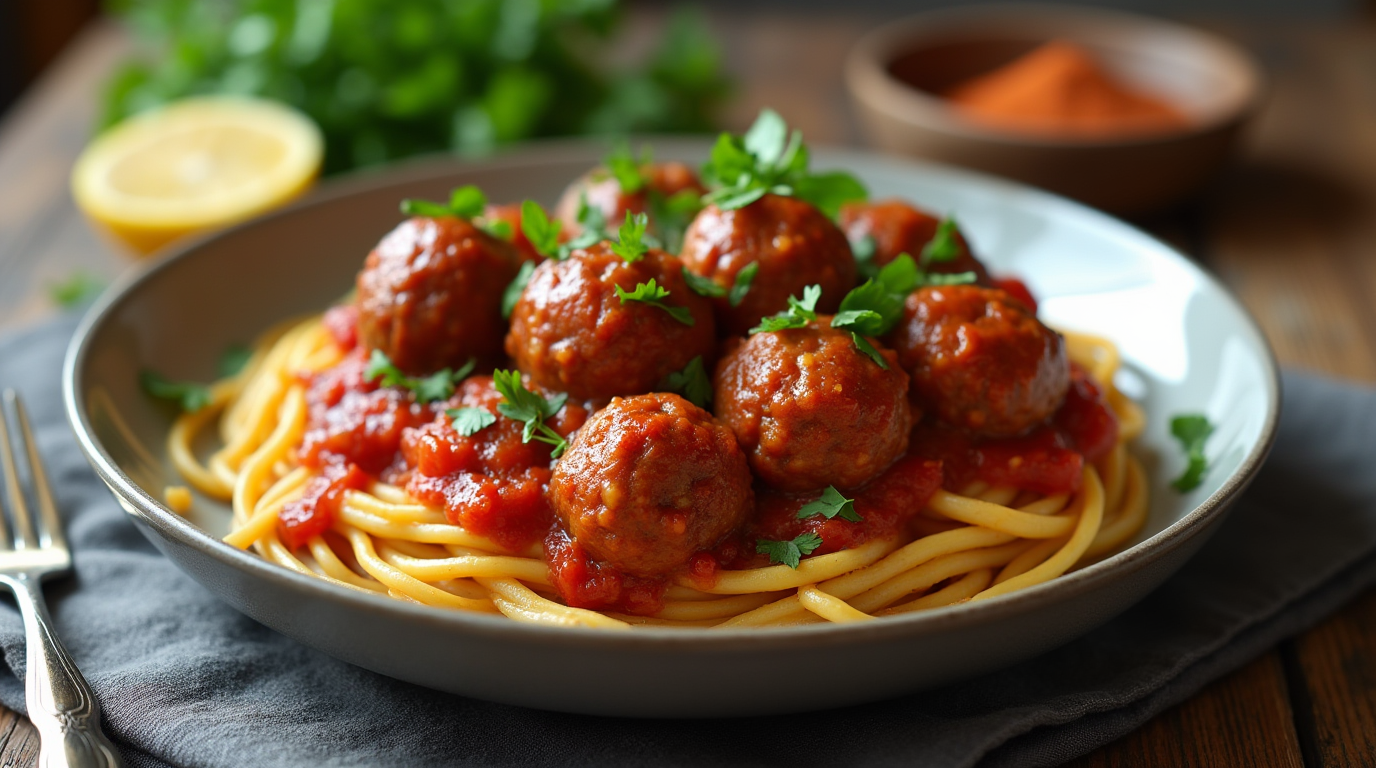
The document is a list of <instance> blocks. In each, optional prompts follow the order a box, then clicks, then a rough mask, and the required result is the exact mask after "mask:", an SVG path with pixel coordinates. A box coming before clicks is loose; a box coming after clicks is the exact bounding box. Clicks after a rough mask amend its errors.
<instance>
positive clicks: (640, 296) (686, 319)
mask: <svg viewBox="0 0 1376 768" xmlns="http://www.w3.org/2000/svg"><path fill="white" fill-rule="evenodd" d="M612 287H613V288H615V289H616V297H617V298H619V299H621V303H622V304H625V303H626V302H628V301H640V302H644V303H646V304H649V305H650V306H653V307H659V308H660V309H662V310H664V311H665V312H668V313H669V314H670V315H672V316H673V318H674V319H675V320H677V321H679V322H680V323H683V324H684V325H689V326H691V325H693V324H694V323H695V322H696V321H695V320H694V319H693V313H692V312H691V311H689V309H688V308H687V307H675V306H672V305H670V304H666V303H664V299H667V298H669V289H668V288H665V287H663V286H661V285H659V284H658V283H656V282H655V279H654V278H653V277H652V278H650V281H649V282H648V283H640V284H638V285H636V287H635V290H634V291H631V292H629V293H627V292H626V291H623V290H621V286H619V285H615V286H612Z"/></svg>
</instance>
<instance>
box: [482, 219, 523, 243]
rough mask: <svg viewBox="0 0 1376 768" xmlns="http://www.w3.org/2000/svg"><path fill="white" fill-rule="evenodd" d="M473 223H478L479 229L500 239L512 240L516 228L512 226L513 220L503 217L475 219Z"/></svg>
mask: <svg viewBox="0 0 1376 768" xmlns="http://www.w3.org/2000/svg"><path fill="white" fill-rule="evenodd" d="M473 223H474V224H476V225H478V229H481V230H482V231H484V232H486V233H487V234H489V235H492V236H493V237H495V238H497V239H498V240H506V241H508V242H510V241H511V238H512V236H513V235H515V234H516V232H515V230H513V229H512V228H511V222H509V221H504V220H502V219H474V220H473Z"/></svg>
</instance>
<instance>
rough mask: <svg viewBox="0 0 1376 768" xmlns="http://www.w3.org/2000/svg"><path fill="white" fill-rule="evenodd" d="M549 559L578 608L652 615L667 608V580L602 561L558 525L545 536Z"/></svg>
mask: <svg viewBox="0 0 1376 768" xmlns="http://www.w3.org/2000/svg"><path fill="white" fill-rule="evenodd" d="M545 561H546V562H548V563H549V572H550V576H551V577H552V578H553V580H554V588H555V589H557V590H559V596H560V597H562V598H564V602H566V603H568V604H569V605H571V606H573V607H575V608H589V609H592V610H614V611H622V612H624V613H629V614H632V615H636V616H648V615H650V614H653V613H658V612H659V611H660V609H662V608H663V607H664V591H665V589H667V588H668V586H669V582H668V580H667V579H646V578H640V577H638V576H630V575H628V574H625V573H622V572H621V571H619V570H617V569H616V568H613V567H612V566H610V565H608V564H606V563H601V562H598V561H596V560H594V559H592V558H591V557H590V556H588V553H587V552H585V551H584V550H583V548H582V547H581V546H579V544H578V542H576V541H574V540H573V539H571V538H569V535H568V534H567V533H565V532H564V529H563V528H561V527H559V526H557V525H556V526H554V528H552V529H551V530H550V532H549V535H548V536H547V537H546V538H545Z"/></svg>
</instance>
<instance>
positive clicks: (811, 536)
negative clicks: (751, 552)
mask: <svg viewBox="0 0 1376 768" xmlns="http://www.w3.org/2000/svg"><path fill="white" fill-rule="evenodd" d="M820 546H822V537H821V536H818V535H817V534H815V533H810V532H809V533H803V534H799V535H798V536H795V537H794V538H793V539H792V540H790V541H774V540H772V539H756V540H755V551H756V552H759V553H760V554H762V555H769V562H770V564H772V565H786V566H788V567H789V568H793V569H795V570H796V569H797V568H798V561H799V560H801V559H802V558H803V555H810V554H812V553H813V552H814V551H815V550H816V549H817V548H818V547H820Z"/></svg>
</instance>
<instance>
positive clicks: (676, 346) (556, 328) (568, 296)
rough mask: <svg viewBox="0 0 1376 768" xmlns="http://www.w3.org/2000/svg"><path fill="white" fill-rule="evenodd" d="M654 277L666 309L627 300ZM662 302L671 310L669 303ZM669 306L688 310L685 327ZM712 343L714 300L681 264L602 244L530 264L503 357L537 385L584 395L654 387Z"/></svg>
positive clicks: (629, 392)
mask: <svg viewBox="0 0 1376 768" xmlns="http://www.w3.org/2000/svg"><path fill="white" fill-rule="evenodd" d="M651 280H654V281H655V284H656V285H657V286H658V287H659V288H662V289H667V290H668V291H669V295H668V296H667V297H665V298H664V299H662V300H660V301H661V303H662V304H663V305H664V306H656V305H654V304H650V303H647V302H644V301H635V300H627V301H623V300H622V299H621V297H620V296H619V295H618V294H617V293H616V289H617V288H618V287H619V288H620V289H621V290H622V291H624V292H627V293H630V292H633V291H635V290H636V287H637V285H640V284H643V283H648V282H649V281H651ZM666 307H667V308H668V309H666ZM669 309H675V310H678V311H680V312H681V311H682V310H687V312H688V317H687V318H686V319H689V320H691V321H692V322H691V324H689V323H685V322H683V321H682V320H680V319H678V318H676V317H674V315H672V314H670V313H669V311H668V310H669ZM715 344H716V334H715V329H714V327H713V321H712V305H711V303H710V302H709V301H708V300H707V299H705V298H703V297H702V296H699V295H698V294H696V293H694V292H693V291H692V290H690V289H689V288H688V284H687V282H686V281H685V280H684V278H683V263H682V262H680V261H679V260H678V259H677V258H676V257H674V256H670V255H669V254H667V253H664V252H663V251H658V250H654V249H651V250H649V251H647V252H646V253H645V254H644V258H642V259H640V260H639V261H634V262H627V261H625V260H624V259H622V258H621V257H620V256H618V255H616V254H615V253H613V252H612V250H611V248H610V247H609V246H608V244H607V243H605V242H602V243H598V244H597V245H594V246H592V247H590V248H587V249H580V250H576V251H574V252H573V253H572V254H571V255H570V256H569V258H568V259H567V260H566V261H554V260H550V261H546V262H543V263H542V264H540V265H539V266H538V267H536V268H535V271H534V272H533V273H532V274H531V276H530V282H529V283H527V284H526V288H525V290H524V291H523V292H522V293H521V298H520V300H519V301H517V302H516V307H515V309H514V311H513V312H512V313H511V332H510V333H508V334H507V337H506V351H507V354H509V355H511V357H512V358H513V359H514V360H515V361H516V366H517V367H518V368H520V369H521V371H523V372H524V373H526V374H527V375H529V376H530V378H531V380H533V381H534V382H535V383H536V384H538V385H539V386H541V387H544V388H545V389H548V390H553V391H557V392H567V393H569V394H570V395H571V396H573V397H574V398H577V399H580V400H605V399H606V398H610V397H613V396H616V395H638V394H642V393H644V392H649V391H651V390H654V389H655V388H657V387H658V386H659V383H660V381H662V380H663V379H664V378H665V377H666V376H668V375H669V374H671V373H675V372H677V371H680V370H682V369H683V367H684V366H686V365H687V364H688V363H689V362H691V361H692V360H693V358H694V357H697V356H698V355H702V356H704V358H707V359H710V358H711V357H712V352H713V349H714V348H715Z"/></svg>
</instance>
